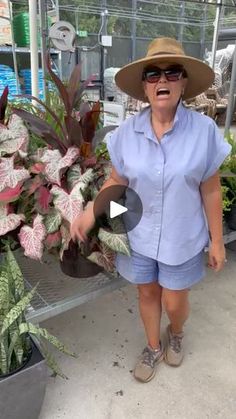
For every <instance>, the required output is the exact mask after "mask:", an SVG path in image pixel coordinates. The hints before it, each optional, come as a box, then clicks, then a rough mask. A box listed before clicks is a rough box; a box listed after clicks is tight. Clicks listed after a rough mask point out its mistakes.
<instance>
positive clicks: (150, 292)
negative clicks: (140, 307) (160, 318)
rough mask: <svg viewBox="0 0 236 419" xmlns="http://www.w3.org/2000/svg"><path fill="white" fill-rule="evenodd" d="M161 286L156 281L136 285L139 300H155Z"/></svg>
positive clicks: (159, 295)
mask: <svg viewBox="0 0 236 419" xmlns="http://www.w3.org/2000/svg"><path fill="white" fill-rule="evenodd" d="M161 292H162V288H161V287H160V285H159V284H158V283H157V282H152V283H150V284H141V285H138V293H139V299H140V300H148V301H151V300H156V299H158V298H160V297H161Z"/></svg>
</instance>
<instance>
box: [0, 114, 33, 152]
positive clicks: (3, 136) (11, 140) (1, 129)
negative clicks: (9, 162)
mask: <svg viewBox="0 0 236 419" xmlns="http://www.w3.org/2000/svg"><path fill="white" fill-rule="evenodd" d="M28 143H29V134H28V130H27V128H26V127H25V125H24V123H23V121H22V119H21V118H19V116H17V115H15V114H14V115H12V116H11V118H10V121H9V123H8V126H7V127H6V126H4V125H0V155H4V154H13V153H15V152H17V151H18V152H19V153H20V155H21V157H26V155H27V148H28Z"/></svg>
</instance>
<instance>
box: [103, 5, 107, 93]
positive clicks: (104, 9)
mask: <svg viewBox="0 0 236 419" xmlns="http://www.w3.org/2000/svg"><path fill="white" fill-rule="evenodd" d="M102 7H103V11H102V13H101V19H102V21H101V22H102V31H101V36H102V35H107V14H108V11H107V8H106V7H107V0H102ZM106 64H107V49H106V48H105V47H104V46H103V45H101V82H102V86H101V99H102V100H103V99H104V97H105V91H104V71H105V69H106Z"/></svg>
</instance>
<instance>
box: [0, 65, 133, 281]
mask: <svg viewBox="0 0 236 419" xmlns="http://www.w3.org/2000/svg"><path fill="white" fill-rule="evenodd" d="M48 71H49V73H50V75H51V77H52V79H53V80H54V82H55V84H56V86H57V88H58V91H59V93H60V98H61V104H62V108H63V109H64V111H63V113H60V118H59V117H58V115H57V113H56V112H55V110H52V109H51V108H49V107H48V106H47V105H46V104H45V103H43V102H42V101H40V100H38V99H36V98H34V100H35V101H37V102H38V103H39V105H40V110H39V115H36V114H35V113H32V112H31V111H27V110H24V109H18V108H13V109H12V111H13V112H14V114H13V115H12V116H11V118H10V120H9V122H8V123H9V124H12V125H13V128H12V129H11V130H10V134H9V135H11V138H10V139H9V138H8V140H7V141H5V142H4V147H2V151H1V160H0V175H1V178H2V179H4V182H2V184H1V185H0V200H1V202H2V204H1V206H0V236H3V235H5V234H9V232H10V231H13V230H15V229H16V228H20V232H19V234H18V237H19V241H20V244H21V246H22V247H23V249H24V253H25V255H26V256H28V257H31V258H34V259H41V258H42V255H43V252H44V250H45V249H47V250H50V251H53V252H54V253H56V254H57V255H58V256H60V259H61V261H62V267H63V264H64V263H65V261H66V258H68V257H69V256H71V257H72V255H73V257H72V258H73V260H75V259H76V255H77V259H78V258H79V257H80V259H81V258H82V260H83V261H84V263H85V260H87V259H90V260H89V261H87V262H86V263H87V264H90V267H92V266H93V267H94V274H96V273H97V272H98V270H100V269H101V268H102V269H106V270H107V271H110V272H113V271H114V257H115V252H119V251H120V252H123V253H125V254H129V244H128V240H127V236H126V234H123V235H116V234H113V232H114V231H115V230H114V229H115V227H114V226H113V225H111V224H109V223H107V222H106V223H105V225H104V228H103V227H100V229H99V230H98V229H96V228H95V229H94V231H93V232H91V234H90V237H89V242H88V243H87V246H86V249H85V248H84V247H81V245H80V244H79V243H76V244H73V243H72V242H71V237H70V233H69V226H70V223H71V222H72V220H73V219H74V217H76V216H77V215H78V214H79V213H80V211H82V209H83V208H84V207H85V206H86V205H87V204H88V202H89V201H90V200H91V199H94V197H95V196H96V194H97V193H98V191H99V188H100V186H101V184H102V183H103V181H104V180H105V178H106V176H108V174H109V170H110V162H109V161H108V160H107V159H106V158H104V157H105V155H106V151H104V146H102V147H101V148H100V150H98V152H97V153H95V146H96V145H97V144H98V143H99V139H102V138H103V137H104V135H105V133H107V132H108V131H109V129H114V127H108V128H107V127H106V128H104V129H101V130H97V131H96V126H97V124H98V120H99V115H100V104H99V103H95V104H94V105H93V106H92V108H91V107H90V106H89V104H88V103H84V102H82V99H81V97H82V92H83V89H84V88H85V87H86V84H87V83H88V81H87V82H85V83H84V84H83V85H80V82H79V81H80V67H79V66H76V68H75V69H74V71H73V73H72V75H71V78H70V80H69V83H68V86H67V87H66V86H65V85H64V84H63V83H62V82H61V80H60V79H59V78H58V77H57V76H56V75H55V74H54V73H53V72H52V70H51V66H50V62H49V61H48ZM3 99H4V100H3V101H2V102H4V103H2V108H4V109H6V101H7V96H6V95H5V96H4V98H3ZM0 104H1V102H0ZM3 105H4V106H3ZM77 109H79V111H77ZM60 112H61V110H60ZM3 113H4V112H3ZM0 114H1V112H0ZM22 120H23V121H24V122H25V123H26V125H27V127H28V129H29V131H30V136H31V135H32V134H33V135H34V136H37V137H38V138H39V139H40V141H41V142H42V141H43V144H45V146H40V147H39V148H37V149H36V150H35V149H34V148H33V151H32V147H30V139H31V138H30V136H28V138H27V135H28V134H26V133H25V136H24V141H23V139H22V138H21V142H20V141H18V142H15V136H16V135H15V133H16V131H17V132H18V131H19V128H18V127H19V125H20V124H21V125H22ZM14 124H15V125H14ZM4 129H5V130H6V129H7V128H6V126H2V132H3V133H5V132H4ZM24 129H25V127H24ZM8 131H9V128H8ZM26 132H27V131H26ZM1 143H3V141H2V135H1V132H0V146H1ZM13 143H14V147H12V148H11V149H10V148H9V147H10V144H13ZM22 147H24V150H23V152H22ZM22 224H23V225H22ZM65 251H66V253H65ZM71 257H70V261H71V260H72V259H71ZM69 265H71V263H70V264H69ZM80 265H82V262H80ZM97 266H99V268H98V267H97ZM78 269H79V268H78ZM86 271H87V272H88V269H86ZM67 273H68V272H67ZM77 274H78V275H81V276H83V273H80V272H79V271H78V272H77V273H76V272H74V274H73V276H74V275H77ZM91 274H92V272H91Z"/></svg>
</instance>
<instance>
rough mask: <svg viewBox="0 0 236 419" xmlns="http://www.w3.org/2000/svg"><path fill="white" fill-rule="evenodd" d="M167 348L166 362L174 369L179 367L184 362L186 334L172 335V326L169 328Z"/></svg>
mask: <svg viewBox="0 0 236 419" xmlns="http://www.w3.org/2000/svg"><path fill="white" fill-rule="evenodd" d="M166 331H167V339H168V342H167V347H166V350H165V354H164V359H165V362H166V363H167V364H168V365H171V366H173V367H178V366H179V365H180V364H181V362H182V361H183V357H184V349H183V337H184V333H183V332H182V333H178V334H176V335H174V334H172V332H171V330H170V325H168V326H167V329H166Z"/></svg>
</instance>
